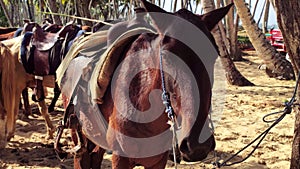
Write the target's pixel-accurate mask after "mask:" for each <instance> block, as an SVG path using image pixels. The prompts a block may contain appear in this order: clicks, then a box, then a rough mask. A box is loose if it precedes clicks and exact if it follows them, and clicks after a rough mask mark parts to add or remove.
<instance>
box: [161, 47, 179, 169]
mask: <svg viewBox="0 0 300 169" xmlns="http://www.w3.org/2000/svg"><path fill="white" fill-rule="evenodd" d="M162 58H163V54H162V50H161V48H160V59H159V67H160V75H161V87H162V90H163V93H162V101H163V104H164V105H165V107H166V110H165V112H166V113H167V115H168V118H169V123H168V124H170V125H171V130H172V133H173V139H172V151H173V160H174V168H175V169H177V161H176V148H177V145H178V139H177V134H176V127H175V125H176V117H175V113H174V110H173V108H172V105H171V100H170V94H169V93H168V92H167V90H166V83H165V73H164V70H163V61H162Z"/></svg>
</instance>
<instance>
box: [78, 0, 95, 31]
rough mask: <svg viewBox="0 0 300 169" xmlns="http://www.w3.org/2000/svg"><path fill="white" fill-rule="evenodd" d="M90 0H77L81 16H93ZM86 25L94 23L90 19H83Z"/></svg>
mask: <svg viewBox="0 0 300 169" xmlns="http://www.w3.org/2000/svg"><path fill="white" fill-rule="evenodd" d="M89 4H90V0H88V1H87V0H77V9H78V13H77V14H79V16H81V17H85V18H91V13H90V11H89ZM82 23H83V24H84V25H89V26H92V25H93V23H92V22H90V21H82Z"/></svg>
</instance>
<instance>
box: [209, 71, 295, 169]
mask: <svg viewBox="0 0 300 169" xmlns="http://www.w3.org/2000/svg"><path fill="white" fill-rule="evenodd" d="M299 79H300V71H299V72H298V78H297V81H296V85H295V89H294V92H293V95H292V97H291V99H290V101H288V102H285V103H284V105H285V108H284V109H283V110H281V111H278V112H273V113H269V114H266V115H265V116H264V117H263V121H264V122H265V123H272V124H271V126H270V127H268V128H267V129H266V130H265V131H264V132H262V133H261V134H260V135H259V136H257V137H256V138H255V139H254V140H253V141H251V142H250V143H249V144H248V145H246V146H245V147H244V148H242V149H241V150H239V151H238V152H237V153H235V154H234V155H232V156H231V157H229V158H227V159H226V160H224V161H223V162H222V163H221V162H220V160H216V161H215V162H213V165H214V167H216V168H221V167H224V166H232V165H235V164H239V163H242V162H244V161H245V160H247V159H248V158H249V157H250V156H251V155H252V154H253V153H254V152H255V150H257V148H258V147H259V145H260V143H261V142H262V141H263V140H264V138H265V137H266V136H267V135H268V133H269V132H270V130H271V129H272V128H273V127H275V126H276V125H277V124H278V123H279V122H281V121H282V120H283V119H284V117H285V116H286V115H287V114H291V112H292V108H293V107H294V106H299V104H295V103H294V102H295V101H296V94H297V89H298V85H299ZM277 114H281V115H280V117H278V118H277V119H274V120H267V118H268V117H270V116H273V115H277ZM257 140H259V141H258V143H257V144H256V145H255V147H254V148H253V150H252V151H251V152H250V153H249V154H248V155H247V156H246V157H245V158H244V159H242V160H240V161H236V162H232V163H230V164H228V162H230V161H231V160H232V159H233V158H234V157H236V156H237V155H238V154H240V153H241V152H243V151H244V150H246V149H247V148H248V147H249V146H251V145H252V144H254V143H255V142H256V141H257Z"/></svg>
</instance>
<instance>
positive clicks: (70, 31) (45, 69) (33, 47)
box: [20, 24, 79, 102]
mask: <svg viewBox="0 0 300 169" xmlns="http://www.w3.org/2000/svg"><path fill="white" fill-rule="evenodd" d="M78 31H79V28H78V27H77V26H75V25H73V24H68V25H66V26H64V27H62V29H61V30H60V31H58V32H57V33H50V32H45V31H44V30H43V29H42V28H41V27H40V26H39V25H38V24H35V26H34V27H33V29H32V32H26V33H25V34H24V36H23V39H22V42H21V51H20V53H21V61H22V63H23V66H24V68H25V70H26V72H27V73H29V74H33V75H35V86H33V87H34V93H36V92H37V91H41V92H40V93H41V95H40V96H39V99H36V96H35V94H34V95H33V97H32V99H33V101H37V102H39V101H42V100H43V99H44V98H45V96H44V92H43V86H45V85H44V82H45V81H47V79H53V80H51V82H48V84H47V85H46V86H48V87H50V86H54V83H55V80H54V79H55V72H56V69H57V68H58V66H59V65H60V63H61V61H62V59H63V57H64V56H65V54H66V49H65V48H66V46H67V45H68V42H70V41H71V40H72V39H74V38H75V36H76V34H77V32H78Z"/></svg>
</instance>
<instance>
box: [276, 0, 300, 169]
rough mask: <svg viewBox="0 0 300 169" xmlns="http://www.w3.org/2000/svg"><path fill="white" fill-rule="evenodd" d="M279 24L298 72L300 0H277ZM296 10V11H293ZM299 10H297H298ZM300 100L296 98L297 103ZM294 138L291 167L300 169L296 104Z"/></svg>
mask: <svg viewBox="0 0 300 169" xmlns="http://www.w3.org/2000/svg"><path fill="white" fill-rule="evenodd" d="M274 5H275V10H276V13H277V22H278V26H279V28H280V29H281V31H282V35H283V38H284V42H285V43H286V47H287V51H288V53H289V56H290V58H291V61H292V64H293V66H294V70H295V72H296V74H298V73H299V71H300V18H299V12H298V11H299V8H300V1H299V0H289V1H286V0H275V3H274ZM291 11H294V12H291ZM296 11H297V12H296ZM297 98H300V89H299V88H298V90H297ZM299 103H300V100H299V99H296V104H299ZM294 110H295V125H294V140H293V145H292V157H291V165H290V169H300V107H299V106H296V107H295V108H294Z"/></svg>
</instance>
